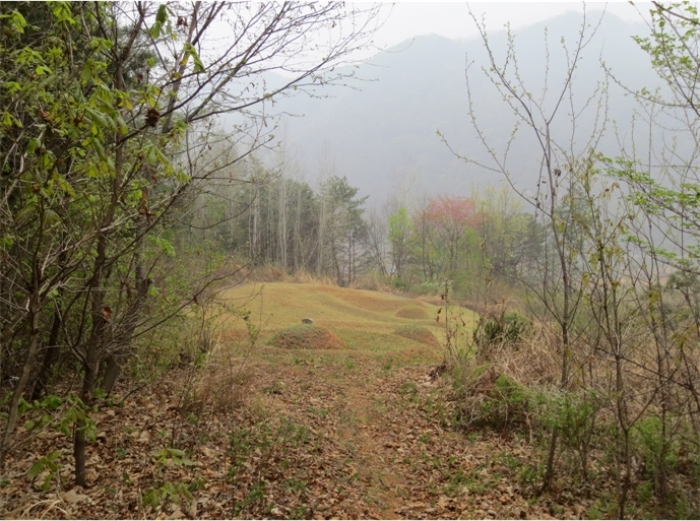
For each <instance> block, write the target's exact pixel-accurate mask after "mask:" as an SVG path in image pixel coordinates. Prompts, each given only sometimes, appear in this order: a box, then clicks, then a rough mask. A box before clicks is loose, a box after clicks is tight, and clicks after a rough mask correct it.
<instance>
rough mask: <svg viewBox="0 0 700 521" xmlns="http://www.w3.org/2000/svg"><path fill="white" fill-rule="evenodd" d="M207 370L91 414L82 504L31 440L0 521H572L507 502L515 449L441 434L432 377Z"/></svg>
mask: <svg viewBox="0 0 700 521" xmlns="http://www.w3.org/2000/svg"><path fill="white" fill-rule="evenodd" d="M215 362H216V363H214V364H212V366H211V369H210V370H209V371H208V372H207V373H205V375H204V377H203V378H202V379H201V380H200V386H199V388H198V391H197V392H196V393H194V394H193V395H191V396H190V398H187V399H185V398H183V394H182V393H183V389H186V387H187V384H186V382H184V381H183V378H184V377H185V375H184V374H183V375H180V377H179V378H173V379H172V380H167V381H163V382H161V383H160V384H158V385H153V386H149V387H148V388H146V389H144V390H143V392H141V393H139V394H138V395H135V396H134V398H133V399H131V400H129V401H128V402H127V403H125V404H124V405H123V406H119V407H104V408H103V409H101V410H100V411H99V412H97V413H95V414H94V415H93V418H94V420H95V422H96V441H95V442H94V443H93V444H92V445H91V446H90V448H89V461H88V465H89V481H90V487H89V488H88V489H85V490H83V489H81V488H74V487H72V486H71V476H72V471H73V469H72V465H71V462H72V459H71V445H70V439H69V438H68V437H66V436H64V435H62V434H61V433H56V432H50V431H47V432H46V433H44V434H42V435H40V436H37V437H36V438H34V439H33V440H32V442H31V444H29V445H27V450H26V451H24V452H21V453H18V454H17V459H15V460H13V461H10V466H11V468H12V469H14V470H13V471H12V473H11V474H10V482H9V484H6V485H5V487H4V488H3V489H2V492H3V494H4V497H2V498H0V501H1V502H0V507H2V509H1V511H0V513H3V516H4V517H12V518H21V517H24V518H63V519H66V518H124V519H126V518H159V519H178V518H201V519H206V518H224V519H227V518H277V519H309V518H311V519H337V518H340V519H401V518H411V519H458V518H462V519H468V518H476V519H484V518H504V519H505V518H510V519H519V518H547V517H550V516H555V517H565V518H576V517H580V516H581V515H582V514H583V512H582V511H580V510H575V509H574V508H577V507H574V506H572V507H571V508H567V507H566V506H564V507H558V506H557V508H559V510H554V507H551V508H550V507H548V505H547V504H546V503H544V502H542V501H540V502H538V503H533V502H531V501H530V502H529V501H528V500H527V498H524V497H523V496H522V495H521V494H520V490H522V489H521V487H520V484H521V483H522V482H523V473H524V472H526V471H527V468H528V467H527V462H528V461H533V460H532V458H531V449H530V448H529V446H528V445H527V444H526V443H525V442H522V443H521V442H518V441H516V440H513V439H511V440H510V441H505V440H502V439H501V438H500V437H499V436H496V435H487V436H485V437H481V435H479V436H475V435H473V436H470V437H468V436H465V435H464V434H462V433H458V432H455V431H454V430H453V429H451V428H449V422H450V419H451V417H452V412H451V411H450V408H449V406H448V405H446V403H448V402H446V400H445V393H446V392H448V391H449V388H446V384H447V383H446V381H440V380H438V381H433V380H431V378H430V376H429V373H430V370H431V368H432V367H434V365H435V364H432V363H428V362H425V363H417V362H416V360H415V359H413V360H411V361H409V362H407V363H398V364H397V363H395V362H392V361H391V359H387V357H385V356H382V355H368V354H367V353H352V352H348V351H345V352H339V353H338V354H328V353H326V354H317V353H313V352H308V351H306V352H303V353H298V354H297V353H294V354H282V353H281V352H280V351H279V350H275V349H273V348H269V347H263V348H262V349H261V350H260V351H259V352H258V353H256V356H255V357H253V358H252V359H250V360H248V362H246V364H245V365H243V366H242V367H243V369H241V365H240V360H232V361H230V362H226V363H225V362H224V361H222V360H219V361H215ZM404 362H405V361H404ZM173 376H175V375H173ZM185 396H187V395H185ZM49 453H55V454H56V457H55V459H54V460H53V461H54V462H55V463H56V466H57V470H56V471H55V472H53V473H52V471H51V469H50V468H49V467H47V468H46V469H45V470H44V471H42V472H40V473H39V475H36V476H30V475H28V473H27V470H28V469H30V468H31V467H32V466H33V465H34V464H35V463H36V462H37V461H38V460H39V458H41V457H42V455H46V454H49ZM59 479H60V480H61V482H62V483H64V484H65V485H62V486H61V487H60V488H58V487H57V486H56V484H57V483H58V482H59ZM530 503H533V504H532V505H531V504H530ZM579 508H580V503H579Z"/></svg>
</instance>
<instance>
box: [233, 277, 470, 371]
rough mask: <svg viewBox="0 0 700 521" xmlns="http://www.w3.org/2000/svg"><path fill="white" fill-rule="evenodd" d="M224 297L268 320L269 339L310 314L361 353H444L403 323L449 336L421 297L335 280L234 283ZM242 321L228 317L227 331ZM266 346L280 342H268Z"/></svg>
mask: <svg viewBox="0 0 700 521" xmlns="http://www.w3.org/2000/svg"><path fill="white" fill-rule="evenodd" d="M220 299H221V301H222V302H226V303H228V304H232V305H234V306H235V307H244V308H247V309H250V310H251V311H252V316H251V319H252V320H254V321H255V322H256V323H258V324H262V325H263V332H262V334H261V340H262V341H263V342H266V341H268V340H269V339H270V338H271V337H272V335H274V333H276V332H277V331H279V330H280V329H283V328H286V327H289V326H292V325H295V324H300V323H301V319H302V318H304V317H310V318H312V319H313V320H314V323H315V324H317V325H319V326H323V327H325V328H328V329H330V330H332V331H333V332H335V333H336V334H337V335H338V336H339V337H340V338H341V339H342V340H343V341H345V343H346V344H347V345H348V346H349V347H350V349H349V350H346V351H349V352H352V353H353V354H354V355H357V356H363V355H371V354H373V353H374V354H377V355H386V354H392V355H399V356H401V357H402V358H404V359H407V360H406V361H407V362H408V361H409V360H411V359H414V360H416V361H418V360H426V359H428V360H433V359H437V358H440V357H442V351H441V350H436V349H435V348H434V347H430V346H427V345H426V344H423V343H421V342H417V341H415V340H410V339H407V338H403V337H401V336H399V335H397V334H396V333H395V330H396V328H397V327H400V326H405V325H409V324H410V325H415V326H423V327H425V328H426V329H428V330H429V331H432V332H433V334H435V336H436V337H437V338H438V339H442V338H443V337H444V332H443V330H442V328H441V327H440V325H438V324H437V323H436V321H435V317H436V316H437V313H438V309H440V308H439V307H438V306H434V305H431V304H427V303H425V302H423V301H421V300H419V299H412V298H407V297H401V296H397V295H391V294H386V293H378V292H374V291H366V290H356V289H349V288H339V287H334V286H323V285H310V284H294V283H281V282H277V283H268V284H259V285H248V286H242V287H236V288H232V289H229V290H225V291H224V292H223V293H222V294H221V295H220ZM407 311H408V312H409V313H408V314H411V315H413V316H420V315H423V317H424V318H417V319H416V318H401V317H399V316H397V313H399V314H406V312H407ZM462 311H463V313H464V318H465V321H466V322H467V323H468V324H472V325H473V324H474V323H475V320H476V319H477V317H476V315H475V314H474V313H473V312H471V311H469V310H466V309H464V310H462ZM400 312H403V313H400ZM231 326H233V328H232V327H231ZM240 327H241V326H240V321H231V320H229V319H228V318H224V319H223V321H222V328H223V330H224V331H227V330H231V329H234V330H235V329H236V328H240ZM265 349H266V350H268V349H269V350H271V349H274V348H271V347H269V346H267V347H266V348H265ZM336 353H337V352H336ZM337 354H340V353H337ZM345 354H348V353H345Z"/></svg>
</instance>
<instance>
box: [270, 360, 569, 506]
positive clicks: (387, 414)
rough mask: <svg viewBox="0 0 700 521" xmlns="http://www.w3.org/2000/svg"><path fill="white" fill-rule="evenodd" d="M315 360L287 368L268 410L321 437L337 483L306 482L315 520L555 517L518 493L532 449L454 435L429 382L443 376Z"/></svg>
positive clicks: (425, 369)
mask: <svg viewBox="0 0 700 521" xmlns="http://www.w3.org/2000/svg"><path fill="white" fill-rule="evenodd" d="M311 359H312V361H308V360H306V359H304V360H302V361H301V362H300V363H299V365H297V366H295V367H280V368H279V369H280V372H278V373H277V375H276V376H277V377H278V378H279V381H281V382H283V384H282V387H281V389H279V390H278V391H277V394H275V393H273V394H272V395H270V396H268V399H267V400H265V407H266V408H267V410H268V411H271V410H275V411H276V413H275V414H276V415H279V416H284V417H289V418H294V421H295V422H297V423H299V424H303V425H306V426H308V427H309V428H311V429H313V431H314V432H317V433H319V434H322V437H323V446H324V450H323V451H321V452H320V453H318V454H317V455H316V457H315V464H317V465H318V466H319V467H322V468H326V469H333V474H332V479H333V483H332V486H331V487H328V486H327V484H320V483H317V482H316V481H315V480H314V477H313V476H310V475H307V477H308V478H310V479H309V480H308V482H309V483H311V485H310V486H309V489H308V491H307V494H306V495H305V496H304V497H303V498H301V499H302V500H303V501H305V502H306V503H305V504H306V505H308V506H309V510H308V512H307V513H308V514H309V517H315V518H377V519H400V518H413V519H429V518H442V519H456V518H478V519H481V518H527V517H537V518H542V517H547V514H548V513H547V512H542V511H541V510H540V509H539V508H538V509H537V510H536V511H533V509H532V508H531V507H530V506H529V505H528V502H527V500H526V499H525V498H523V497H522V496H521V495H520V494H519V493H518V491H517V486H514V484H513V482H514V481H515V479H516V477H517V476H516V474H517V471H518V469H517V468H516V464H514V463H513V462H514V461H516V458H519V457H521V456H523V457H525V456H526V452H527V451H526V447H525V445H524V444H522V445H519V444H518V445H515V446H514V445H513V442H506V441H502V440H499V438H498V437H493V438H489V439H480V438H478V437H474V438H472V439H469V438H467V437H465V436H464V435H463V434H460V433H456V432H453V431H452V430H450V429H449V428H446V426H447V424H448V423H449V416H450V414H451V413H450V411H449V410H448V408H447V407H446V406H445V401H444V393H445V389H444V388H443V384H442V383H441V382H439V381H433V380H432V379H431V377H430V375H429V373H430V370H431V368H432V367H434V366H431V365H429V364H423V365H411V366H406V367H392V366H387V364H385V363H384V364H383V363H382V361H381V360H379V359H376V358H371V357H368V358H361V359H356V360H354V361H352V360H349V359H348V360H346V361H342V362H341V361H336V362H337V363H335V364H333V363H332V362H331V363H328V362H326V363H318V362H314V361H313V357H311ZM262 386H263V387H264V386H265V384H262ZM329 494H330V496H331V497H329ZM290 511H291V510H290V507H289V506H285V507H283V508H280V510H279V512H280V513H287V512H290ZM568 515H569V517H575V513H574V512H573V511H572V512H570V513H569V514H568Z"/></svg>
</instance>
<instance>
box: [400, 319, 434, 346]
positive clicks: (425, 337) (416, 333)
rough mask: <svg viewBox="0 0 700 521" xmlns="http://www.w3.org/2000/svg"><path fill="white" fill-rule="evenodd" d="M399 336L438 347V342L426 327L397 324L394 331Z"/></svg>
mask: <svg viewBox="0 0 700 521" xmlns="http://www.w3.org/2000/svg"><path fill="white" fill-rule="evenodd" d="M394 333H396V334H397V335H399V336H402V337H404V338H408V339H410V340H415V341H417V342H423V343H424V344H428V345H430V346H433V347H440V342H439V341H438V339H437V338H436V337H435V335H433V334H432V333H431V332H430V331H429V330H428V329H427V328H424V327H422V326H414V325H412V324H408V325H406V326H399V327H397V328H396V331H394Z"/></svg>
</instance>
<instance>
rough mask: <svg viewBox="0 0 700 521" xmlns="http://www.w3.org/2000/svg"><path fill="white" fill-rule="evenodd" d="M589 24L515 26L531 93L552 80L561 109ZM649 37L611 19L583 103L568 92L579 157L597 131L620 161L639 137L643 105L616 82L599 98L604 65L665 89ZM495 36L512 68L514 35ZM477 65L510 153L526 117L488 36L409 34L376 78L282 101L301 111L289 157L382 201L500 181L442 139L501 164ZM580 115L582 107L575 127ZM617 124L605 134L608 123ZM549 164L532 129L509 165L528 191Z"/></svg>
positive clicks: (572, 139)
mask: <svg viewBox="0 0 700 521" xmlns="http://www.w3.org/2000/svg"><path fill="white" fill-rule="evenodd" d="M601 14H602V12H600V11H595V12H591V13H588V18H587V27H586V34H590V33H591V32H592V31H593V29H594V28H595V27H596V26H597V25H598V22H599V21H600V16H601ZM581 22H582V17H581V15H580V14H576V13H568V14H565V15H562V16H559V17H557V18H554V19H552V20H549V21H547V22H542V23H539V24H536V25H533V26H531V27H529V28H526V29H523V30H519V31H516V32H514V41H515V50H516V56H517V61H518V70H519V73H520V74H521V76H522V78H523V83H524V85H525V87H526V89H527V91H528V92H530V93H531V94H532V95H533V96H534V98H535V99H539V98H540V96H541V93H542V92H543V89H544V88H545V85H546V86H547V88H548V89H549V90H548V95H547V96H546V97H545V101H544V102H543V106H544V107H545V109H551V107H553V104H554V103H555V102H556V101H557V99H558V94H559V92H560V86H561V85H562V84H563V82H564V76H563V75H564V73H565V70H566V54H565V52H564V50H563V48H562V40H563V41H564V45H565V46H566V47H567V48H568V50H569V52H571V50H572V49H573V47H574V45H575V43H576V40H577V38H578V35H579V33H580V31H581ZM646 32H647V27H646V26H645V25H644V24H643V23H641V22H640V23H638V24H631V23H627V22H624V21H622V20H621V19H619V18H617V17H615V16H613V15H610V14H607V15H605V16H604V18H603V20H602V22H601V23H600V26H599V27H598V29H597V32H596V34H595V36H594V37H593V39H592V40H591V41H590V43H589V44H588V45H587V46H586V47H585V49H584V51H583V60H582V62H581V65H580V67H579V68H578V69H577V71H576V73H575V77H574V81H573V85H574V88H573V91H572V98H571V99H573V110H572V106H571V102H570V99H569V98H568V97H567V98H566V99H565V100H564V103H563V104H562V106H561V107H560V109H559V114H558V117H557V118H556V120H555V125H554V130H555V133H557V134H558V135H557V137H556V139H557V141H559V144H560V145H561V146H564V147H565V148H566V149H567V150H569V151H570V152H571V151H573V152H575V153H578V152H582V151H585V150H586V149H587V148H588V147H589V146H590V144H591V143H593V142H591V141H590V138H591V134H592V133H593V134H594V135H595V136H596V137H601V140H600V141H599V142H598V143H597V147H596V148H597V149H598V150H600V151H602V152H604V153H605V154H608V155H610V156H615V155H618V154H619V150H620V147H619V145H618V138H619V139H622V140H623V141H625V146H629V145H630V144H631V141H630V140H631V136H632V132H631V126H630V122H631V120H632V114H633V108H634V106H635V105H634V100H633V98H632V97H631V96H629V95H627V94H626V93H625V90H624V89H623V88H621V87H620V86H619V85H617V84H615V83H614V82H612V81H611V82H610V83H609V85H608V88H607V93H608V96H607V103H606V101H605V98H604V97H601V96H600V94H601V93H602V92H603V90H605V87H604V82H605V79H606V76H605V73H604V70H603V68H602V66H601V61H602V62H605V64H606V66H607V67H608V68H609V69H610V70H611V71H612V72H613V74H614V75H615V77H616V78H617V79H618V80H620V81H621V82H622V83H623V84H624V85H625V86H628V87H629V88H630V89H640V88H642V87H647V88H650V89H652V88H654V87H656V86H658V85H659V84H660V82H659V81H658V79H657V78H656V76H655V74H654V73H653V71H652V70H651V67H650V62H649V58H648V56H647V55H646V53H644V52H643V51H642V50H641V49H640V48H639V45H638V44H637V43H636V42H635V41H634V40H633V39H632V37H633V36H634V35H642V36H643V35H645V34H646ZM545 35H546V37H545ZM489 41H490V44H491V45H492V48H493V50H494V53H495V55H496V59H497V60H498V61H499V62H500V63H503V61H504V59H505V56H506V54H505V50H506V48H507V45H506V43H507V37H506V33H505V32H504V31H503V30H501V31H498V32H497V31H492V32H491V33H489ZM545 41H546V42H547V46H545ZM548 53H549V63H548V62H547V58H546V57H547V54H548ZM468 62H469V63H471V66H470V74H469V76H470V81H471V93H472V100H473V102H474V115H475V117H476V118H477V121H478V123H479V125H480V126H481V128H482V130H483V131H484V134H485V136H486V137H487V139H488V140H489V142H490V143H491V145H492V146H493V147H494V148H495V149H496V150H497V151H498V152H499V153H500V152H502V151H503V150H504V149H505V147H506V144H507V141H508V139H509V138H510V136H511V134H512V131H513V128H514V124H515V121H516V119H515V117H514V116H513V112H512V109H511V108H510V107H509V106H508V105H507V104H506V103H504V101H503V99H502V97H501V96H500V95H499V94H498V92H497V90H496V88H495V87H494V85H493V84H492V83H491V82H490V81H489V80H488V79H487V77H486V76H485V75H484V73H483V72H482V67H484V66H485V65H486V53H485V51H484V46H483V42H482V41H481V39H472V40H470V41H467V42H465V41H456V40H450V39H447V38H444V37H441V36H436V35H432V36H422V37H417V38H415V39H413V40H410V41H406V42H404V43H402V44H400V45H397V46H395V47H393V48H391V49H388V50H386V51H385V52H382V53H381V54H379V55H377V56H376V57H375V58H373V59H372V60H370V61H369V62H367V63H365V64H363V65H361V66H360V67H359V68H358V69H357V72H356V74H357V76H358V77H359V78H363V79H365V80H367V81H354V82H353V85H354V86H355V87H356V89H351V88H343V87H333V88H328V89H325V90H322V91H320V92H319V94H321V95H327V96H328V97H327V98H325V99H316V98H310V97H307V96H296V97H292V98H289V99H283V100H281V101H280V102H277V103H276V104H275V110H276V111H278V112H279V111H284V112H288V113H290V114H295V115H297V116H295V117H291V116H284V117H283V119H282V122H281V127H282V132H281V137H282V139H283V140H284V143H285V150H286V153H287V154H288V155H289V156H290V157H292V158H293V159H294V160H295V161H297V162H298V163H299V164H300V165H302V172H303V175H304V177H305V178H306V179H307V180H310V181H312V180H313V179H315V178H316V176H317V175H318V170H319V167H318V164H319V156H320V155H322V156H324V158H325V161H326V163H328V162H329V160H330V162H331V163H332V164H333V165H334V168H333V173H335V174H336V175H339V176H347V178H348V180H349V182H350V184H351V185H353V186H358V187H360V188H361V192H362V193H363V194H367V195H371V196H372V199H375V200H381V199H383V198H385V197H386V196H388V195H391V194H394V193H396V191H397V190H398V191H399V192H402V193H409V192H410V193H411V194H421V193H423V192H427V193H429V194H435V193H453V194H467V193H469V191H470V189H471V187H472V186H473V185H474V183H478V184H479V185H480V186H483V185H484V184H487V183H497V182H499V181H501V180H502V176H499V175H498V174H496V173H493V172H490V171H488V170H486V169H484V168H482V167H479V166H477V165H474V164H467V162H465V161H463V160H461V159H459V158H458V157H456V156H455V154H453V153H452V152H451V151H450V150H449V148H448V147H447V146H446V145H445V143H443V142H442V141H441V139H440V137H439V136H438V135H437V131H438V130H439V131H440V132H441V133H442V134H443V135H444V136H445V138H446V139H447V141H448V142H449V145H450V146H451V147H452V149H453V150H454V151H456V152H458V153H459V154H462V155H464V156H468V157H470V158H472V159H475V160H477V161H478V162H481V163H486V164H492V162H491V161H490V159H489V156H488V154H487V153H486V151H485V149H484V147H483V146H482V144H481V143H480V142H479V140H478V138H477V134H476V133H475V131H474V129H473V127H472V124H471V120H470V113H469V101H468V94H467V83H466V79H465V64H466V63H468ZM596 89H599V90H598V91H596ZM601 89H602V90H601ZM596 96H597V97H596ZM592 97H593V98H592ZM589 101H590V103H588V102H589ZM587 103H588V107H587V108H586V109H585V110H582V109H583V108H584V106H586V104H587ZM572 113H576V114H577V115H576V118H575V125H572V116H571V114H572ZM302 115H303V117H302ZM606 120H607V124H606V127H605V129H603V127H602V126H601V123H602V122H603V121H606ZM574 127H575V132H573V129H574ZM603 130H604V131H603ZM540 160H541V155H540V154H539V153H538V151H537V145H536V142H535V141H534V139H533V136H532V133H531V131H528V129H525V128H521V129H520V131H519V134H518V137H517V139H516V140H515V141H514V143H513V144H512V147H511V151H510V155H509V159H508V162H507V167H508V168H509V170H510V171H511V173H512V175H513V178H514V179H515V180H516V182H517V183H518V185H519V186H520V187H522V188H523V189H528V188H529V187H531V186H532V185H534V183H535V180H536V178H537V172H538V169H539V165H540Z"/></svg>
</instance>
